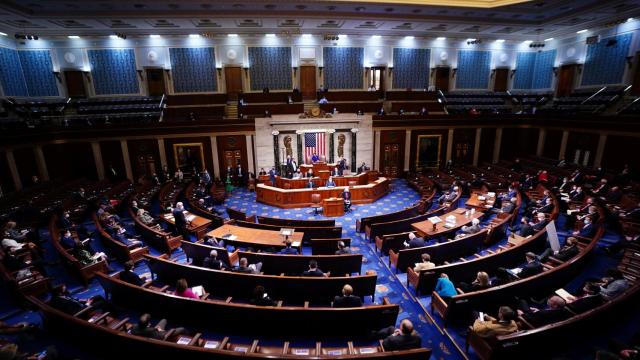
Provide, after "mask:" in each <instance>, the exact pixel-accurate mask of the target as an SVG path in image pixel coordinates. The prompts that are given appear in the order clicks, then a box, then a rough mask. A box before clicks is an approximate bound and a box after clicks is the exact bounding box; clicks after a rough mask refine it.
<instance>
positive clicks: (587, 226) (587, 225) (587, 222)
mask: <svg viewBox="0 0 640 360" xmlns="http://www.w3.org/2000/svg"><path fill="white" fill-rule="evenodd" d="M595 234H596V226H595V225H593V223H592V220H591V218H590V217H588V216H587V217H585V218H584V219H583V220H582V228H580V230H576V231H574V232H573V235H574V236H580V237H585V238H591V237H593V235H595Z"/></svg>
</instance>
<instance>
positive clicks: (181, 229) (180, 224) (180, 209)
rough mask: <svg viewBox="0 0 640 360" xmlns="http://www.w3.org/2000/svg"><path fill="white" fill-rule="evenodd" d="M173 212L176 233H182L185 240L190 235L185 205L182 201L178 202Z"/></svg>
mask: <svg viewBox="0 0 640 360" xmlns="http://www.w3.org/2000/svg"><path fill="white" fill-rule="evenodd" d="M172 214H173V221H174V223H175V228H176V233H177V234H178V235H182V237H184V239H185V240H188V239H189V237H190V235H189V232H188V231H187V218H186V217H185V216H184V205H183V204H182V202H178V203H176V208H175V209H173V211H172Z"/></svg>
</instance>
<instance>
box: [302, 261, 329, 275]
mask: <svg viewBox="0 0 640 360" xmlns="http://www.w3.org/2000/svg"><path fill="white" fill-rule="evenodd" d="M302 276H314V277H322V276H324V277H327V276H328V274H325V273H324V272H323V271H322V270H320V269H318V262H317V261H315V260H311V261H309V270H307V271H305V272H303V273H302Z"/></svg>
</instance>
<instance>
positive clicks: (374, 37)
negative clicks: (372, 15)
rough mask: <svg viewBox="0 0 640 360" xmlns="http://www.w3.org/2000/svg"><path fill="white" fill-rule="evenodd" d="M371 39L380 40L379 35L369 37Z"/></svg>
mask: <svg viewBox="0 0 640 360" xmlns="http://www.w3.org/2000/svg"><path fill="white" fill-rule="evenodd" d="M371 38H372V39H380V35H371Z"/></svg>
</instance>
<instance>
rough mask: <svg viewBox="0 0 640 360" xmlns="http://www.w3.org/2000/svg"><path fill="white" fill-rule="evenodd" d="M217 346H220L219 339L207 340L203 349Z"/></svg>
mask: <svg viewBox="0 0 640 360" xmlns="http://www.w3.org/2000/svg"><path fill="white" fill-rule="evenodd" d="M218 346H220V341H213V340H207V342H205V343H204V346H203V347H204V348H205V349H217V348H218Z"/></svg>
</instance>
